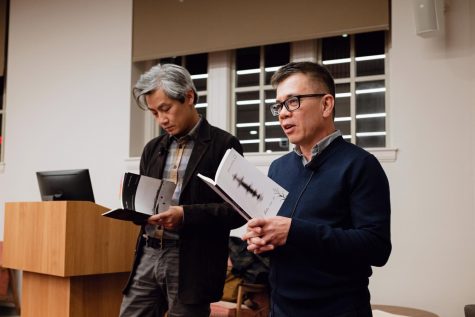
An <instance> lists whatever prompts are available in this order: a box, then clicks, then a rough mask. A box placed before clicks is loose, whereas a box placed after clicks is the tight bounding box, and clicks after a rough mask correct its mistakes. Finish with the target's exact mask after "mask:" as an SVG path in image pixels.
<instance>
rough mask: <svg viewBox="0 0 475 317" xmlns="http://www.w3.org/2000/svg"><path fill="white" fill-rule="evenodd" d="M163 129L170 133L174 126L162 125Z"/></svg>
mask: <svg viewBox="0 0 475 317" xmlns="http://www.w3.org/2000/svg"><path fill="white" fill-rule="evenodd" d="M162 129H163V130H165V131H167V132H168V133H170V132H171V131H173V126H168V127H162Z"/></svg>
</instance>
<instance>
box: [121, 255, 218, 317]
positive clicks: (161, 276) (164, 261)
mask: <svg viewBox="0 0 475 317" xmlns="http://www.w3.org/2000/svg"><path fill="white" fill-rule="evenodd" d="M178 264H179V248H178V247H171V248H164V249H153V248H150V247H144V252H143V255H142V258H141V259H140V264H139V265H138V267H137V271H136V273H135V275H134V277H133V281H132V284H131V286H130V289H129V291H128V292H127V295H124V297H123V299H122V305H121V307H120V315H119V316H120V317H163V316H164V315H165V312H168V317H190V316H193V317H208V316H209V314H210V305H209V303H205V304H184V303H181V302H180V300H179V299H178V275H179V272H178Z"/></svg>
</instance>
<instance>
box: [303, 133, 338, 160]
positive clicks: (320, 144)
mask: <svg viewBox="0 0 475 317" xmlns="http://www.w3.org/2000/svg"><path fill="white" fill-rule="evenodd" d="M340 135H341V131H340V130H336V131H335V132H333V133H332V134H330V135H328V136H326V137H324V138H323V139H321V140H320V141H319V142H318V143H317V144H316V145H315V146H314V147H313V148H312V158H311V159H310V161H311V160H313V159H314V158H315V157H316V156H317V155H318V154H320V153H322V151H323V150H324V149H325V148H326V147H327V146H329V145H330V143H332V142H333V140H335V139H336V138H337V137H339V136H340ZM294 152H295V153H296V154H297V155H298V156H300V157H302V164H303V165H304V166H305V165H307V164H308V162H310V161H307V159H306V158H305V156H304V155H303V154H302V151H301V150H300V147H299V146H298V145H297V146H295V147H294Z"/></svg>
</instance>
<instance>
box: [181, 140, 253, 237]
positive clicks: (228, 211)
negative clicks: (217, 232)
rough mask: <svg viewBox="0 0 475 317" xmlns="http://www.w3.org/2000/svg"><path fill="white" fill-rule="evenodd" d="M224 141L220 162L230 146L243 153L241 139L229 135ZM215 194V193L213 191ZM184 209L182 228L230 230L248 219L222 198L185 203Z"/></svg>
mask: <svg viewBox="0 0 475 317" xmlns="http://www.w3.org/2000/svg"><path fill="white" fill-rule="evenodd" d="M224 143H225V144H226V145H224V146H223V147H222V153H220V155H219V158H218V164H219V161H221V158H222V157H223V155H224V153H225V152H226V150H227V149H229V148H234V149H235V150H236V151H237V152H239V153H240V154H242V153H243V149H242V146H241V143H239V140H238V139H237V138H236V137H234V136H229V138H228V139H227V140H226V142H224ZM197 182H202V180H200V179H198V180H197ZM203 184H204V183H203ZM210 190H211V189H210ZM213 195H215V194H214V193H213ZM216 196H217V195H216ZM216 196H215V197H216ZM183 210H184V222H183V229H182V230H188V229H193V228H195V229H196V228H200V230H201V229H203V230H208V231H209V230H211V229H216V228H222V229H226V230H230V229H235V228H238V227H240V226H242V225H244V224H245V223H246V220H245V219H244V218H243V217H241V216H240V215H239V213H238V212H237V211H235V210H234V208H232V207H231V205H229V204H228V203H226V202H223V201H222V199H221V198H219V199H218V200H216V201H214V202H210V203H202V204H188V205H186V204H185V205H183Z"/></svg>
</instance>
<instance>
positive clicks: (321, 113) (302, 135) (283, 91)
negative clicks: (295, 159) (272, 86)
mask: <svg viewBox="0 0 475 317" xmlns="http://www.w3.org/2000/svg"><path fill="white" fill-rule="evenodd" d="M326 92H327V90H326V89H325V87H324V86H323V85H321V84H319V83H317V82H315V81H314V80H312V79H311V78H310V77H308V76H307V75H305V74H302V73H297V74H294V75H291V76H289V77H288V78H286V79H285V80H283V81H282V82H280V83H279V84H278V85H277V97H276V99H277V102H283V101H285V100H286V99H287V98H289V97H292V96H297V95H305V94H316V93H326ZM328 98H330V100H327V99H328ZM330 103H331V109H330V107H328V105H329V104H330ZM332 110H333V98H332V97H331V96H330V95H325V96H323V97H307V98H301V99H300V107H299V108H298V109H297V110H295V111H293V112H289V111H288V110H287V109H286V108H285V107H283V108H282V110H281V112H280V113H279V122H280V126H281V127H282V129H283V130H284V133H285V134H286V135H287V137H288V138H289V141H290V142H292V143H293V144H295V145H298V146H300V147H303V148H306V149H311V148H312V147H313V146H315V144H317V143H318V141H320V140H321V139H323V138H324V137H325V136H327V135H328V131H331V130H332V126H333V121H332V119H331V115H332V114H331V111H332ZM329 116H330V117H329ZM329 118H330V121H329V120H328V119H329ZM331 132H332V131H331ZM331 132H330V133H331Z"/></svg>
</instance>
